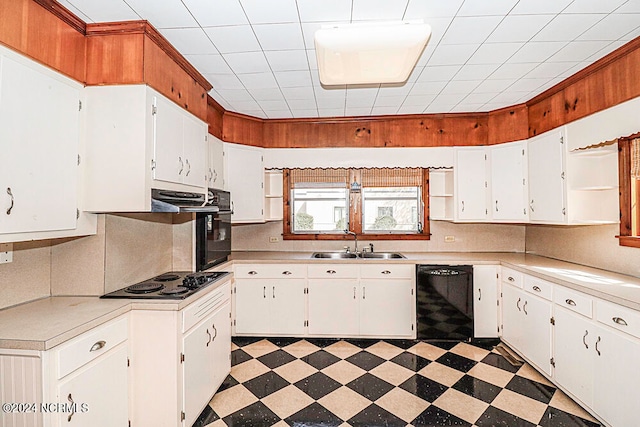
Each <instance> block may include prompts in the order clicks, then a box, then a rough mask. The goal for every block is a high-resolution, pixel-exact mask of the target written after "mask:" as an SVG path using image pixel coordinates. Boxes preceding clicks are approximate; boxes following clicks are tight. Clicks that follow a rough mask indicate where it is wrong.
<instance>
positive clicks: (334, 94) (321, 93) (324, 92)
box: [313, 86, 347, 100]
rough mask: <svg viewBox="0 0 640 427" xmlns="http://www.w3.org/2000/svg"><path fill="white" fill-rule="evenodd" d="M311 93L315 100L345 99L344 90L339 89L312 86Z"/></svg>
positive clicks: (345, 93)
mask: <svg viewBox="0 0 640 427" xmlns="http://www.w3.org/2000/svg"><path fill="white" fill-rule="evenodd" d="M313 91H314V92H315V94H316V99H317V100H321V99H343V100H344V99H345V98H346V97H347V91H346V88H341V89H337V88H336V89H331V88H329V89H327V88H323V87H320V86H314V87H313Z"/></svg>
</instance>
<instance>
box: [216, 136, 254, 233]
mask: <svg viewBox="0 0 640 427" xmlns="http://www.w3.org/2000/svg"><path fill="white" fill-rule="evenodd" d="M224 150H225V151H224V158H225V167H224V173H225V175H226V176H227V179H226V183H227V188H228V190H229V192H231V203H232V208H233V215H231V221H232V222H236V223H238V222H264V185H263V183H264V170H263V165H262V151H263V150H262V149H261V148H255V147H247V146H239V145H237V144H225V145H224Z"/></svg>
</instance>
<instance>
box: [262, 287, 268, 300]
mask: <svg viewBox="0 0 640 427" xmlns="http://www.w3.org/2000/svg"><path fill="white" fill-rule="evenodd" d="M266 297H267V287H266V286H263V287H262V298H266Z"/></svg>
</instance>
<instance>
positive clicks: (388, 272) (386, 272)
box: [381, 270, 391, 274]
mask: <svg viewBox="0 0 640 427" xmlns="http://www.w3.org/2000/svg"><path fill="white" fill-rule="evenodd" d="M381 273H382V274H391V272H390V271H389V270H385V271H382V272H381Z"/></svg>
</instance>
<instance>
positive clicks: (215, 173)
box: [207, 135, 226, 190]
mask: <svg viewBox="0 0 640 427" xmlns="http://www.w3.org/2000/svg"><path fill="white" fill-rule="evenodd" d="M208 140H209V143H208V146H209V157H208V158H209V163H208V165H207V185H208V186H209V187H210V188H217V189H220V190H224V189H226V187H225V183H224V157H223V150H222V141H220V140H219V139H218V138H216V137H215V136H213V135H209V137H208Z"/></svg>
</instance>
